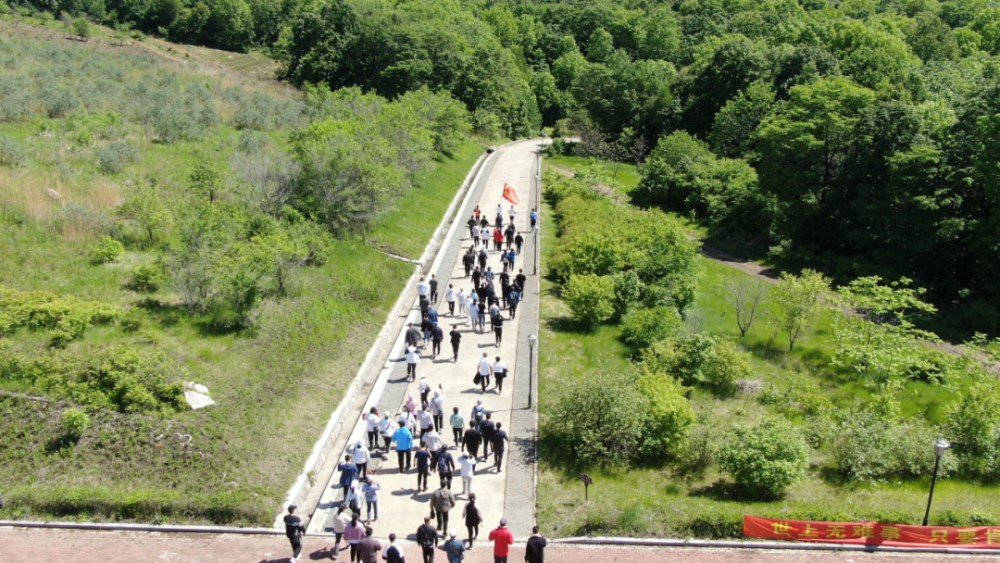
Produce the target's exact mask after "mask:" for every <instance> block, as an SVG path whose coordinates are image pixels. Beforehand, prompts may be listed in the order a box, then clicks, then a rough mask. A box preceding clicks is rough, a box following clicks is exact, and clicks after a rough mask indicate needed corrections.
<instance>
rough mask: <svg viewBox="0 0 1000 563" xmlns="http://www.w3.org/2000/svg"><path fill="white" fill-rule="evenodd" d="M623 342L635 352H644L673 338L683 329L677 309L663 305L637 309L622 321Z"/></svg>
mask: <svg viewBox="0 0 1000 563" xmlns="http://www.w3.org/2000/svg"><path fill="white" fill-rule="evenodd" d="M621 326H622V340H624V341H625V344H628V345H629V346H631V347H632V349H633V350H637V351H638V350H642V349H643V348H648V347H650V346H652V345H653V343H654V342H656V341H659V340H667V339H670V338H673V337H674V335H676V334H677V331H678V330H679V329H680V327H681V317H680V315H678V314H677V309H674V308H673V307H670V306H669V305H661V306H659V307H654V308H652V309H636V310H634V311H632V312H630V313H629V314H627V315H625V318H624V319H622V325H621Z"/></svg>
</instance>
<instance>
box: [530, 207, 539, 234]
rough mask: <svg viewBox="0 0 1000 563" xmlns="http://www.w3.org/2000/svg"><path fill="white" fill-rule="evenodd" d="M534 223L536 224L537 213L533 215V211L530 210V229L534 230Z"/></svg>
mask: <svg viewBox="0 0 1000 563" xmlns="http://www.w3.org/2000/svg"><path fill="white" fill-rule="evenodd" d="M536 223H538V213H535V210H534V209H532V210H531V228H532V229H534V228H535V224H536Z"/></svg>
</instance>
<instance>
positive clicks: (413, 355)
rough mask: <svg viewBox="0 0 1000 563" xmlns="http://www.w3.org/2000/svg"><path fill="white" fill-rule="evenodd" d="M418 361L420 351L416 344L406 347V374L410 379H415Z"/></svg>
mask: <svg viewBox="0 0 1000 563" xmlns="http://www.w3.org/2000/svg"><path fill="white" fill-rule="evenodd" d="M419 361H420V352H419V351H417V347H416V346H408V347H407V348H406V375H407V377H409V378H410V381H416V380H417V362H419Z"/></svg>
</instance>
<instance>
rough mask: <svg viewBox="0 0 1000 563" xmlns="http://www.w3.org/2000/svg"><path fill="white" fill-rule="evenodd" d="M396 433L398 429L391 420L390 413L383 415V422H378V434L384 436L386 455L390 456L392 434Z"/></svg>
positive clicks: (383, 443) (383, 442)
mask: <svg viewBox="0 0 1000 563" xmlns="http://www.w3.org/2000/svg"><path fill="white" fill-rule="evenodd" d="M395 431H396V427H395V426H394V425H393V424H392V421H391V420H389V413H386V414H383V415H382V420H380V421H378V432H379V434H381V435H382V445H383V446H384V449H385V453H386V455H389V445H390V444H391V443H392V433H393V432H395Z"/></svg>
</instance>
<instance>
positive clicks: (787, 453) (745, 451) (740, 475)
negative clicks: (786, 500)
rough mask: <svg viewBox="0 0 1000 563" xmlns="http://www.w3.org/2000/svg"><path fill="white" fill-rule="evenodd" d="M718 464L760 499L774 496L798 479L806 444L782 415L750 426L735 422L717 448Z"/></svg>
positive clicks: (806, 453)
mask: <svg viewBox="0 0 1000 563" xmlns="http://www.w3.org/2000/svg"><path fill="white" fill-rule="evenodd" d="M718 460H719V467H720V468H721V469H722V470H723V471H725V472H726V473H729V474H730V475H732V477H733V479H734V480H735V481H736V482H737V483H739V484H740V485H743V486H744V487H745V488H746V490H747V493H749V494H751V495H755V496H759V497H760V498H765V499H771V498H778V497H780V496H781V494H782V492H784V490H785V489H786V488H787V487H788V486H789V485H791V484H792V483H795V482H796V481H798V480H800V479H802V477H803V476H804V474H805V471H806V467H808V464H809V446H808V445H806V441H805V439H804V438H803V437H802V434H801V433H800V432H799V431H798V430H797V429H796V428H795V427H794V426H792V425H791V423H789V422H788V421H787V420H785V419H784V418H767V419H764V420H763V421H761V422H760V423H758V424H756V425H754V426H743V425H737V426H736V427H734V428H733V429H732V430H731V431H730V432H729V433H728V434H727V436H726V442H725V444H724V445H723V446H722V448H721V449H720V450H719V454H718Z"/></svg>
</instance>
